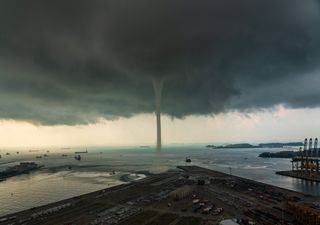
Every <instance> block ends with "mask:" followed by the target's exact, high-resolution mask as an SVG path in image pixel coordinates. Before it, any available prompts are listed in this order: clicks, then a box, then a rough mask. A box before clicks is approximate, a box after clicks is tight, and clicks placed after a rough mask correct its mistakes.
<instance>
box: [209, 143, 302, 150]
mask: <svg viewBox="0 0 320 225" xmlns="http://www.w3.org/2000/svg"><path fill="white" fill-rule="evenodd" d="M300 146H303V143H302V142H287V143H280V142H273V143H262V144H258V145H251V144H248V143H240V144H229V145H220V146H216V145H207V146H206V147H207V148H215V149H220V148H283V147H300Z"/></svg>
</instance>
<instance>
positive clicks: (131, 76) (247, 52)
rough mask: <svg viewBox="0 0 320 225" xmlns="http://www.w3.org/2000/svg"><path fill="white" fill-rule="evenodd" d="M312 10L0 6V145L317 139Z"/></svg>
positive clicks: (315, 12) (160, 3)
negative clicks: (157, 93)
mask: <svg viewBox="0 0 320 225" xmlns="http://www.w3.org/2000/svg"><path fill="white" fill-rule="evenodd" d="M319 27H320V1H319V0H304V1H301V0H269V1H265V0H243V1H238V0H203V1H195V0H155V1H149V0H134V1H119V0H113V1H112V0H105V1H101V0H91V1H87V0H64V1H62V0H61V1H59V0H57V1H51V0H28V1H20V0H0V119H1V121H2V122H1V127H0V134H2V135H1V137H3V138H0V144H2V145H5V146H7V145H11V146H12V145H45V144H48V145H51V144H57V145H73V144H77V143H79V144H80V145H81V144H98V145H100V144H101V145H108V144H110V145H128V144H139V143H154V139H155V118H154V115H153V113H154V109H155V101H154V90H153V82H155V81H157V82H160V81H162V82H163V84H164V85H163V93H162V101H161V109H162V113H163V115H165V116H164V118H163V142H164V143H197V142H232V141H237V142H239V141H248V142H256V141H263V140H296V139H301V140H302V139H303V138H304V137H305V136H317V133H318V131H317V129H318V127H319V122H317V121H318V118H317V116H318V115H320V114H319V112H320V109H319V106H320V29H319Z"/></svg>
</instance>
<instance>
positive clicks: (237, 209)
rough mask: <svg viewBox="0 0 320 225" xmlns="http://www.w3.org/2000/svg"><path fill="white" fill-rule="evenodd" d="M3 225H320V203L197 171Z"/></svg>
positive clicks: (26, 214) (15, 217)
mask: <svg viewBox="0 0 320 225" xmlns="http://www.w3.org/2000/svg"><path fill="white" fill-rule="evenodd" d="M0 224H1V225H2V224H3V225H9V224H11V225H16V224H25V225H27V224H30V225H31V224H32V225H43V224H48V225H50V224H59V225H60V224H65V225H73V224H74V225H82V224H88V225H102V224H103V225H115V224H118V225H193V224H194V225H199V224H200V225H225V224H226V225H237V224H241V225H282V224H284V225H299V224H301V225H302V224H303V225H320V197H315V196H310V195H305V194H302V193H298V192H294V191H290V190H286V189H282V188H279V187H275V186H271V185H266V184H263V183H259V182H255V181H252V180H248V179H244V178H240V177H236V176H232V175H228V174H225V173H221V172H217V171H213V170H209V169H205V168H201V167H197V166H180V167H178V169H177V170H176V171H170V172H164V173H160V174H155V175H151V176H149V177H147V178H145V179H142V180H138V181H134V182H132V183H129V184H123V185H119V186H116V187H112V188H108V189H104V190H101V191H97V192H93V193H89V194H86V195H82V196H77V197H74V198H71V199H66V200H63V201H60V202H56V203H52V204H49V205H45V206H41V207H37V208H32V209H29V210H26V211H22V212H18V213H14V214H11V215H7V216H4V217H1V218H0Z"/></svg>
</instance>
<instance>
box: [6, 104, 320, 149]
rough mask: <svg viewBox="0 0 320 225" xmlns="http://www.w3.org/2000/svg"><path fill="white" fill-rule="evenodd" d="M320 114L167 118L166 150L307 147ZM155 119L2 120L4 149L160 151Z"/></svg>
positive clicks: (267, 112)
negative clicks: (153, 148)
mask: <svg viewBox="0 0 320 225" xmlns="http://www.w3.org/2000/svg"><path fill="white" fill-rule="evenodd" d="M319 115H320V108H313V109H288V108H285V107H283V106H278V107H276V108H275V109H274V110H265V111H258V112H252V113H246V114H245V113H239V112H229V113H225V114H219V115H216V116H188V117H186V118H184V119H171V118H170V117H168V116H166V115H164V116H163V117H162V118H163V119H162V130H163V133H162V137H163V143H164V146H165V145H170V144H196V143H212V144H215V143H241V142H248V143H260V142H271V141H279V142H285V141H302V140H303V139H304V138H305V137H312V138H314V137H317V136H318V135H319V131H318V128H319V127H320V120H318V119H317V118H318V116H319ZM155 125H156V123H155V116H154V114H140V115H136V116H134V117H132V118H120V119H118V120H114V121H107V120H104V119H101V120H99V122H97V123H95V124H88V125H75V126H66V125H59V126H37V125H34V124H31V123H29V122H23V121H14V120H2V121H1V122H0V137H1V138H0V148H5V147H31V146H36V147H46V146H140V145H150V146H155V143H156V126H155Z"/></svg>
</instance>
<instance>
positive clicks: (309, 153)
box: [308, 138, 312, 156]
mask: <svg viewBox="0 0 320 225" xmlns="http://www.w3.org/2000/svg"><path fill="white" fill-rule="evenodd" d="M311 152H312V138H310V139H309V150H308V155H309V156H311Z"/></svg>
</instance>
